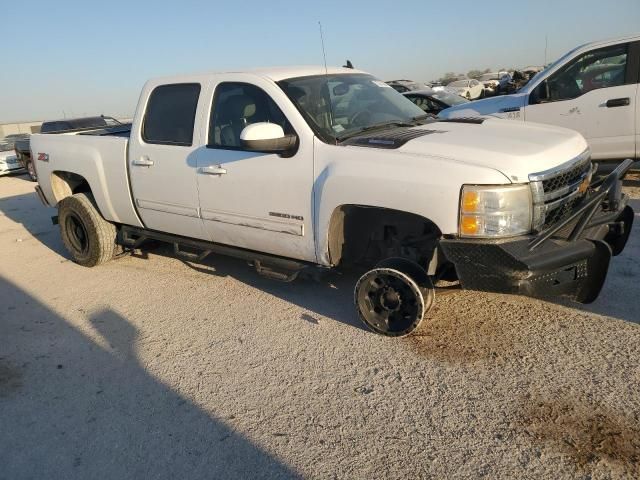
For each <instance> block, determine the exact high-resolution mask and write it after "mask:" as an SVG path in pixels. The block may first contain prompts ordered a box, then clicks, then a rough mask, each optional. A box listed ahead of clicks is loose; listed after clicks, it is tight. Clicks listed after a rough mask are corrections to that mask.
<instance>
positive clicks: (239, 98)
mask: <svg viewBox="0 0 640 480" xmlns="http://www.w3.org/2000/svg"><path fill="white" fill-rule="evenodd" d="M255 113H256V103H255V101H254V100H253V99H252V98H251V97H249V96H247V95H242V94H241V95H233V96H231V97H229V98H227V100H225V102H224V104H223V105H222V112H221V114H222V116H223V117H224V118H225V119H226V120H230V121H236V120H240V119H242V118H250V117H252V116H253V115H255Z"/></svg>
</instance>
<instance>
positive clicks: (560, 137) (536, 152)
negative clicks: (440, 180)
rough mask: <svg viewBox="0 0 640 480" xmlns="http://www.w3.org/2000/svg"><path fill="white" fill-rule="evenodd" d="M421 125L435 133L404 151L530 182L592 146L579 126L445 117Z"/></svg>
mask: <svg viewBox="0 0 640 480" xmlns="http://www.w3.org/2000/svg"><path fill="white" fill-rule="evenodd" d="M417 129H421V130H425V131H429V133H428V134H425V135H422V136H419V137H417V138H414V139H412V140H409V141H408V142H407V143H405V144H404V145H402V146H401V147H400V148H398V149H397V151H398V152H399V153H404V154H410V155H424V156H428V157H436V158H443V159H447V160H450V161H456V162H462V163H467V164H469V165H474V166H479V167H487V168H492V169H494V170H497V171H499V172H501V173H502V174H504V175H505V176H506V177H507V178H508V179H509V180H510V181H512V182H514V183H521V182H528V181H529V174H531V173H538V172H542V171H545V170H548V169H550V168H553V167H556V166H558V165H561V164H562V163H565V162H568V161H569V160H572V159H574V158H576V157H577V156H578V155H580V154H581V153H582V152H584V151H585V150H586V149H587V148H588V147H587V142H586V141H585V139H584V138H583V137H582V135H580V134H579V133H577V132H574V131H573V130H568V129H565V128H559V127H552V126H548V125H541V124H536V123H526V124H525V123H520V122H514V121H511V120H501V119H494V118H488V119H478V123H467V122H461V123H458V122H455V121H442V122H435V123H430V124H426V125H423V126H420V127H417Z"/></svg>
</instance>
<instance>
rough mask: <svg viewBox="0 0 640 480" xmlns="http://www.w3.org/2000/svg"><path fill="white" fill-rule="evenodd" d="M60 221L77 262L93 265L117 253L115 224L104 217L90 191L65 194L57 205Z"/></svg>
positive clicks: (64, 236)
mask: <svg viewBox="0 0 640 480" xmlns="http://www.w3.org/2000/svg"><path fill="white" fill-rule="evenodd" d="M58 223H59V225H60V233H61V235H62V241H63V243H64V246H65V247H66V248H67V250H68V251H69V253H71V256H72V257H73V260H74V261H75V262H76V263H78V264H80V265H82V266H85V267H94V266H96V265H100V264H102V263H105V262H107V261H109V260H111V259H112V258H113V257H114V255H115V253H116V233H117V232H116V226H115V225H114V224H113V223H111V222H108V221H106V220H105V219H104V218H103V217H102V215H101V214H100V212H99V211H98V209H97V208H96V207H95V205H94V202H93V197H92V196H91V194H85V193H77V194H75V195H72V196H70V197H66V198H64V199H63V200H62V201H61V202H60V203H59V205H58Z"/></svg>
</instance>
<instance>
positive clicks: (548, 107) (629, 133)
mask: <svg viewBox="0 0 640 480" xmlns="http://www.w3.org/2000/svg"><path fill="white" fill-rule="evenodd" d="M480 115H485V116H495V117H502V118H507V119H510V120H518V121H527V122H537V123H544V124H548V125H557V126H559V127H565V128H570V129H572V130H576V131H578V132H580V133H581V134H582V135H583V136H584V137H585V138H586V139H587V142H588V143H589V147H590V149H591V155H592V158H593V159H594V160H598V161H600V162H602V161H605V160H610V161H614V162H617V161H620V160H623V159H626V158H636V159H640V35H634V36H627V37H621V38H616V39H613V40H606V41H599V42H593V43H588V44H586V45H582V46H580V47H577V48H575V49H573V50H571V51H570V52H569V53H567V54H566V55H564V56H563V57H561V58H560V59H559V60H557V61H556V62H554V63H552V64H551V65H549V66H548V67H547V68H546V69H545V70H543V71H542V72H540V73H538V74H537V75H536V76H535V77H534V78H533V79H532V80H531V81H529V83H527V84H526V85H525V86H524V87H523V88H522V89H521V90H520V91H518V92H517V93H514V94H512V95H505V96H502V97H494V98H488V99H485V100H478V101H476V102H473V103H466V104H464V105H456V106H454V107H451V108H448V109H446V110H443V111H442V112H440V113H439V115H438V116H439V117H440V118H443V119H450V118H455V117H476V116H480Z"/></svg>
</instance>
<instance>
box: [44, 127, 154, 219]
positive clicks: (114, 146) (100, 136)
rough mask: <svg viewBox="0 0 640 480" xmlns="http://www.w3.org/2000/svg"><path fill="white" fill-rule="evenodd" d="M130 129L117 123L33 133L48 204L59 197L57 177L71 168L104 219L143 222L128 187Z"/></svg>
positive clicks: (54, 201) (54, 202)
mask: <svg viewBox="0 0 640 480" xmlns="http://www.w3.org/2000/svg"><path fill="white" fill-rule="evenodd" d="M103 130H104V131H103ZM130 131H131V126H130V125H123V126H120V125H118V126H117V127H108V128H105V129H100V130H91V131H87V132H82V133H75V134H68V135H64V134H62V135H49V134H34V135H32V136H31V148H32V150H33V155H34V163H35V166H36V171H37V173H38V183H39V184H40V187H41V188H42V191H43V193H44V195H45V197H46V199H47V201H48V202H49V204H50V205H51V206H55V205H57V203H58V201H59V198H61V196H60V195H58V194H57V193H56V188H57V185H58V183H57V182H56V178H57V177H60V176H62V177H64V175H66V174H65V172H70V173H72V174H74V175H78V176H80V177H82V178H84V179H85V180H86V181H87V183H88V184H89V186H90V187H91V191H92V192H93V195H94V198H95V201H96V204H97V206H98V209H99V210H100V213H102V215H103V216H104V218H105V219H107V220H109V221H112V222H115V223H123V224H127V225H133V226H142V223H141V222H140V219H139V218H138V215H137V213H136V211H135V208H134V205H133V199H132V198H131V190H130V189H129V176H128V172H129V169H128V165H127V158H128V157H127V156H128V151H129V148H128V147H129V138H128V137H129V134H130Z"/></svg>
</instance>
